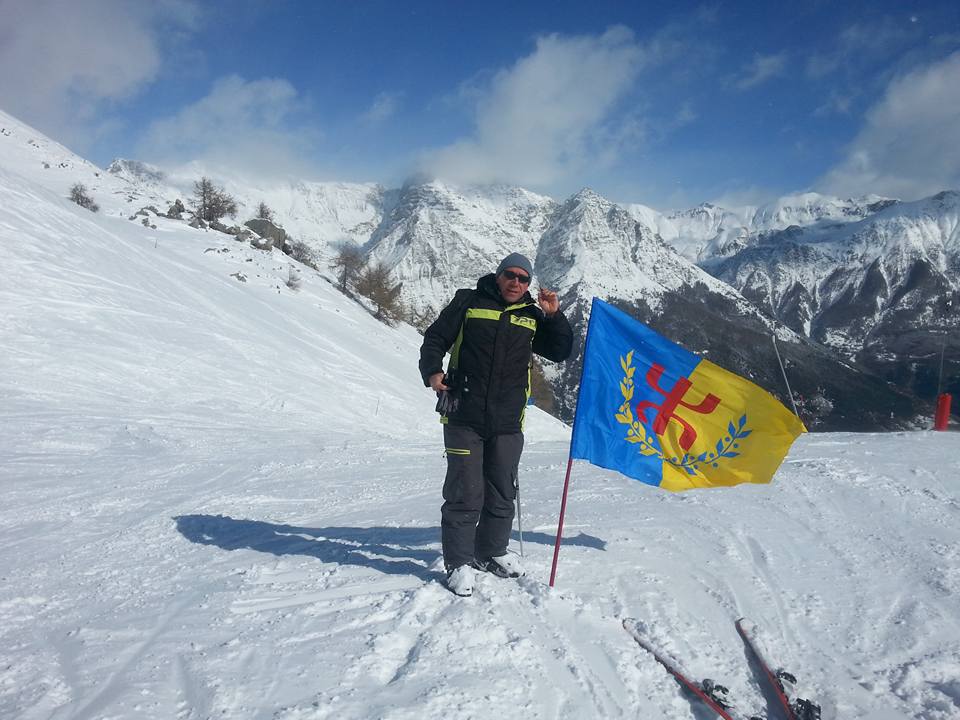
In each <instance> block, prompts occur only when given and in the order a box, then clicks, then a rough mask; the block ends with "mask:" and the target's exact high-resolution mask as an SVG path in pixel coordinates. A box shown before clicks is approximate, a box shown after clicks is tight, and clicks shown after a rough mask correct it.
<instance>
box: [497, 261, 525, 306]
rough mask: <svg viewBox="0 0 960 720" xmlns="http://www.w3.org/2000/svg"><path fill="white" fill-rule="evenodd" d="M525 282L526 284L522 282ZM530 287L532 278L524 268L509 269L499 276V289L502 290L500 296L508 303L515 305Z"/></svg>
mask: <svg viewBox="0 0 960 720" xmlns="http://www.w3.org/2000/svg"><path fill="white" fill-rule="evenodd" d="M521 280H525V282H521ZM529 286H530V276H529V275H527V271H526V270H524V269H523V268H518V267H509V268H507V269H506V270H504V271H503V272H501V273H500V274H499V275H497V287H498V288H500V295H501V296H502V297H503V299H504V300H506V301H507V302H508V303H515V302H516V301H517V300H519V299H520V298H522V297H523V294H524V293H525V292H526V291H527V288H528V287H529Z"/></svg>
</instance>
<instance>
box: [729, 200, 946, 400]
mask: <svg viewBox="0 0 960 720" xmlns="http://www.w3.org/2000/svg"><path fill="white" fill-rule="evenodd" d="M714 272H715V273H716V275H717V276H718V277H719V278H721V279H723V280H725V281H726V282H728V283H730V284H731V285H733V286H734V287H736V288H738V289H740V290H741V292H743V293H744V295H746V296H747V297H748V298H750V299H751V300H753V301H754V302H755V303H756V304H757V305H758V306H759V307H762V308H765V309H766V310H767V311H768V312H769V314H770V315H771V316H773V317H777V318H778V319H780V320H781V321H783V322H784V323H786V324H787V325H788V326H790V327H792V328H793V329H794V330H796V331H797V332H800V333H803V334H804V335H807V336H809V337H812V338H813V339H815V340H817V341H818V342H821V343H823V344H825V345H827V346H829V347H832V348H834V349H836V350H837V351H838V352H839V353H840V354H842V355H845V356H848V357H850V358H853V359H856V360H857V361H859V362H861V363H864V364H866V365H868V366H870V367H872V368H874V369H875V370H876V371H878V372H880V373H881V374H883V375H884V376H886V377H887V378H888V379H890V380H891V381H895V382H898V383H899V384H901V385H906V386H908V387H912V388H913V389H915V390H917V391H919V392H921V394H925V395H928V396H929V395H930V394H932V393H933V392H935V388H936V376H935V374H934V375H933V377H931V375H932V373H931V367H932V366H935V365H936V364H937V362H938V361H939V355H940V353H941V352H944V354H945V356H946V357H948V358H956V357H957V356H958V354H960V332H958V330H960V192H943V193H940V194H938V195H936V196H934V197H931V198H927V199H925V200H920V201H917V202H911V203H899V204H896V205H890V206H888V207H886V208H883V209H881V210H879V211H877V212H875V213H873V214H871V215H870V216H868V217H866V218H865V219H862V220H859V221H856V222H850V223H847V224H845V225H843V226H839V227H838V226H827V227H823V226H810V227H806V228H800V227H792V228H789V229H787V230H784V231H781V232H777V233H770V234H768V235H767V236H765V237H764V238H763V240H762V242H761V243H760V244H758V245H756V246H754V247H751V248H748V249H745V250H743V251H742V252H740V253H738V254H737V255H735V256H734V257H732V258H729V259H727V260H726V261H724V262H722V263H720V264H718V265H716V266H715V270H714ZM904 360H906V361H907V362H904ZM918 361H919V364H918ZM918 368H919V371H918ZM946 369H947V371H948V373H949V374H948V378H953V379H952V381H951V382H952V383H954V384H955V383H956V377H957V369H956V368H953V370H952V372H951V368H950V367H949V366H948V367H947V368H946Z"/></svg>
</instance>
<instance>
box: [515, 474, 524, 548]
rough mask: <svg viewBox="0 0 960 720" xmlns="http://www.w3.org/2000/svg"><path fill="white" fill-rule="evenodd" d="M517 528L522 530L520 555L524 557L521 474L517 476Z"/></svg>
mask: <svg viewBox="0 0 960 720" xmlns="http://www.w3.org/2000/svg"><path fill="white" fill-rule="evenodd" d="M516 487H517V529H518V530H519V531H520V557H523V513H521V512H520V476H519V475H518V476H517V483H516Z"/></svg>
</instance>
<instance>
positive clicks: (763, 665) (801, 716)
mask: <svg viewBox="0 0 960 720" xmlns="http://www.w3.org/2000/svg"><path fill="white" fill-rule="evenodd" d="M736 626H737V632H738V633H740V637H741V638H743V642H744V643H745V644H746V646H747V647H748V648H749V649H750V652H751V653H753V656H754V657H755V658H756V659H757V662H758V663H759V665H760V669H761V671H762V672H763V676H764V679H765V680H766V681H767V684H768V685H769V686H770V689H771V690H773V692H774V695H776V698H777V700H778V701H779V702H780V705H781V706H782V709H783V713H784V717H785V718H786V720H820V706H819V705H816V704H815V703H813V702H811V701H810V700H805V699H803V698H793V699H792V701H791V698H790V696H789V694H788V693H787V690H786V688H785V687H784V684H783V683H784V681H786V682H789V683H790V684H792V685H795V684H796V682H797V679H796V678H795V677H794V676H793V675H791V674H790V673H788V672H786V671H784V670H777V671H776V672H774V671H773V670H771V668H770V662H769V660H768V659H767V657H766V654H765V653H764V652H763V651H761V649H760V648H759V647H758V645H757V639H756V637H757V626H756V625H754V624H753V623H752V622H750V621H749V620H747V619H746V618H740V619H739V620H737V622H736Z"/></svg>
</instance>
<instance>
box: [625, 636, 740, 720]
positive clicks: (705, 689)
mask: <svg viewBox="0 0 960 720" xmlns="http://www.w3.org/2000/svg"><path fill="white" fill-rule="evenodd" d="M622 625H623V629H624V630H626V631H627V632H628V633H630V637H632V638H633V639H634V640H636V641H637V644H638V645H639V646H640V647H642V648H643V649H644V650H646V651H647V652H648V653H650V654H651V655H653V657H654V659H656V661H657V662H658V663H660V664H661V665H663V667H664V668H666V670H667V672H668V673H670V674H671V675H673V677H674V678H675V679H676V681H677V682H678V683H680V685H682V686H683V687H684V688H686V689H687V690H689V691H690V692H692V693H693V694H694V695H696V696H697V698H699V699H700V701H701V702H702V703H703V704H704V705H706V706H707V707H708V708H710V709H711V710H713V711H714V712H715V713H716V714H717V715H718V716H720V717H721V718H723V720H759V718H754V717H753V716H750V717H747V716H744V715H739V714H737V713H736V711H735V710H734V709H733V708H732V707H731V706H730V705H729V703H727V702H726V700H724V699H723V698H721V697H719V695H720V694H726V692H727V689H726V688H725V687H723V686H722V685H716V684H715V683H714V682H713V681H712V680H703V682H701V683H699V684H698V683H695V682H694V681H693V680H691V679H690V678H689V677H688V676H687V675H686V674H685V673H684V672H683V671H682V670H681V669H680V668H679V667H678V666H677V664H676V663H674V662H673V661H672V660H670V659H669V658H667V657H666V656H665V655H663V654H661V653H660V652H659V651H658V650H657V649H656V648H654V647H653V646H652V645H651V644H650V643H649V642H648V641H647V639H646V638H645V637H644V636H643V634H641V633H640V631H639V630H638V629H637V621H636V620H635V619H634V618H624V619H623V621H622Z"/></svg>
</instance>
